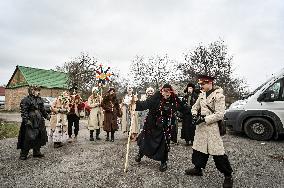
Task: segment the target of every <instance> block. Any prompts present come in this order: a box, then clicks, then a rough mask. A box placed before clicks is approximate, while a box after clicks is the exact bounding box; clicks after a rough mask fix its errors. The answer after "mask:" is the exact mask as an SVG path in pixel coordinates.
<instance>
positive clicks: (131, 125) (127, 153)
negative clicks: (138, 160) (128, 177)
mask: <svg viewBox="0 0 284 188" xmlns="http://www.w3.org/2000/svg"><path fill="white" fill-rule="evenodd" d="M136 96H137V95H136ZM135 102H136V101H135V100H134V96H133V98H132V101H131V117H133V118H131V119H134V116H135V109H136V104H135ZM132 127H133V123H131V124H130V128H129V129H130V130H129V135H128V140H127V145H126V156H125V164H124V172H127V171H128V157H129V147H130V140H131V139H130V138H131V132H132Z"/></svg>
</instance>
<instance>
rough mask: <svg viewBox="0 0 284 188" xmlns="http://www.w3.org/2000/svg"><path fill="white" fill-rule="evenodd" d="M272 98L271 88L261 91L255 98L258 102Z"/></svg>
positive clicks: (271, 99) (273, 97) (269, 100)
mask: <svg viewBox="0 0 284 188" xmlns="http://www.w3.org/2000/svg"><path fill="white" fill-rule="evenodd" d="M274 100H275V93H274V91H272V90H268V91H265V92H263V93H261V94H260V95H259V96H258V98H257V101H258V102H273V101H274Z"/></svg>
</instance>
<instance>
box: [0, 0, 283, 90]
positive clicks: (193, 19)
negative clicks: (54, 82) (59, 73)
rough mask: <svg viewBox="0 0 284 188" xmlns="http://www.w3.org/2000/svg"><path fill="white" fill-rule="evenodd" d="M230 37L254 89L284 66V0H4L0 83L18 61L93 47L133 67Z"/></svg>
mask: <svg viewBox="0 0 284 188" xmlns="http://www.w3.org/2000/svg"><path fill="white" fill-rule="evenodd" d="M220 38H221V39H223V40H224V41H225V43H226V44H227V45H228V48H229V53H230V54H231V55H233V56H234V59H233V63H234V65H235V68H236V74H237V75H238V76H240V77H243V78H245V79H246V80H247V82H248V84H249V86H250V88H252V89H253V88H255V87H256V86H257V85H259V84H261V83H262V82H263V81H265V80H266V79H267V78H268V77H269V76H270V75H271V74H272V73H275V72H277V71H279V70H280V69H281V68H284V1H283V0H143V1H142V0H140V1H138V0H137V1H136V0H80V1H79V0H53V1H52V0H6V1H5V0H2V1H0V65H1V67H0V84H7V82H8V80H9V79H10V77H11V75H12V73H13V71H14V69H15V67H16V65H23V66H30V67H37V68H45V69H51V68H54V67H55V66H56V65H59V66H60V65H62V64H63V63H64V62H65V61H68V60H70V59H71V58H73V57H76V56H79V55H80V52H88V53H89V54H90V55H91V56H96V57H97V58H98V59H99V60H101V61H103V62H107V63H110V64H112V65H114V66H117V67H121V70H122V71H123V72H126V71H127V67H128V66H129V64H130V62H131V60H132V59H133V58H134V56H135V55H145V56H153V55H156V54H160V55H164V54H165V53H167V54H169V56H170V57H171V58H174V59H182V57H183V55H182V54H183V53H185V52H187V51H189V50H192V49H194V47H196V46H197V45H198V44H199V43H203V44H208V43H210V42H213V41H216V40H218V39H220Z"/></svg>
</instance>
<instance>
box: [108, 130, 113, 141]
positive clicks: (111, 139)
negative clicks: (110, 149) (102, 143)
mask: <svg viewBox="0 0 284 188" xmlns="http://www.w3.org/2000/svg"><path fill="white" fill-rule="evenodd" d="M110 136H111V138H110V141H111V142H114V131H111V135H110ZM106 141H109V132H107V137H106Z"/></svg>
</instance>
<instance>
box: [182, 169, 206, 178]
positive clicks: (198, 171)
mask: <svg viewBox="0 0 284 188" xmlns="http://www.w3.org/2000/svg"><path fill="white" fill-rule="evenodd" d="M185 175H189V176H203V173H202V170H201V169H197V168H191V169H187V170H185Z"/></svg>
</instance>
